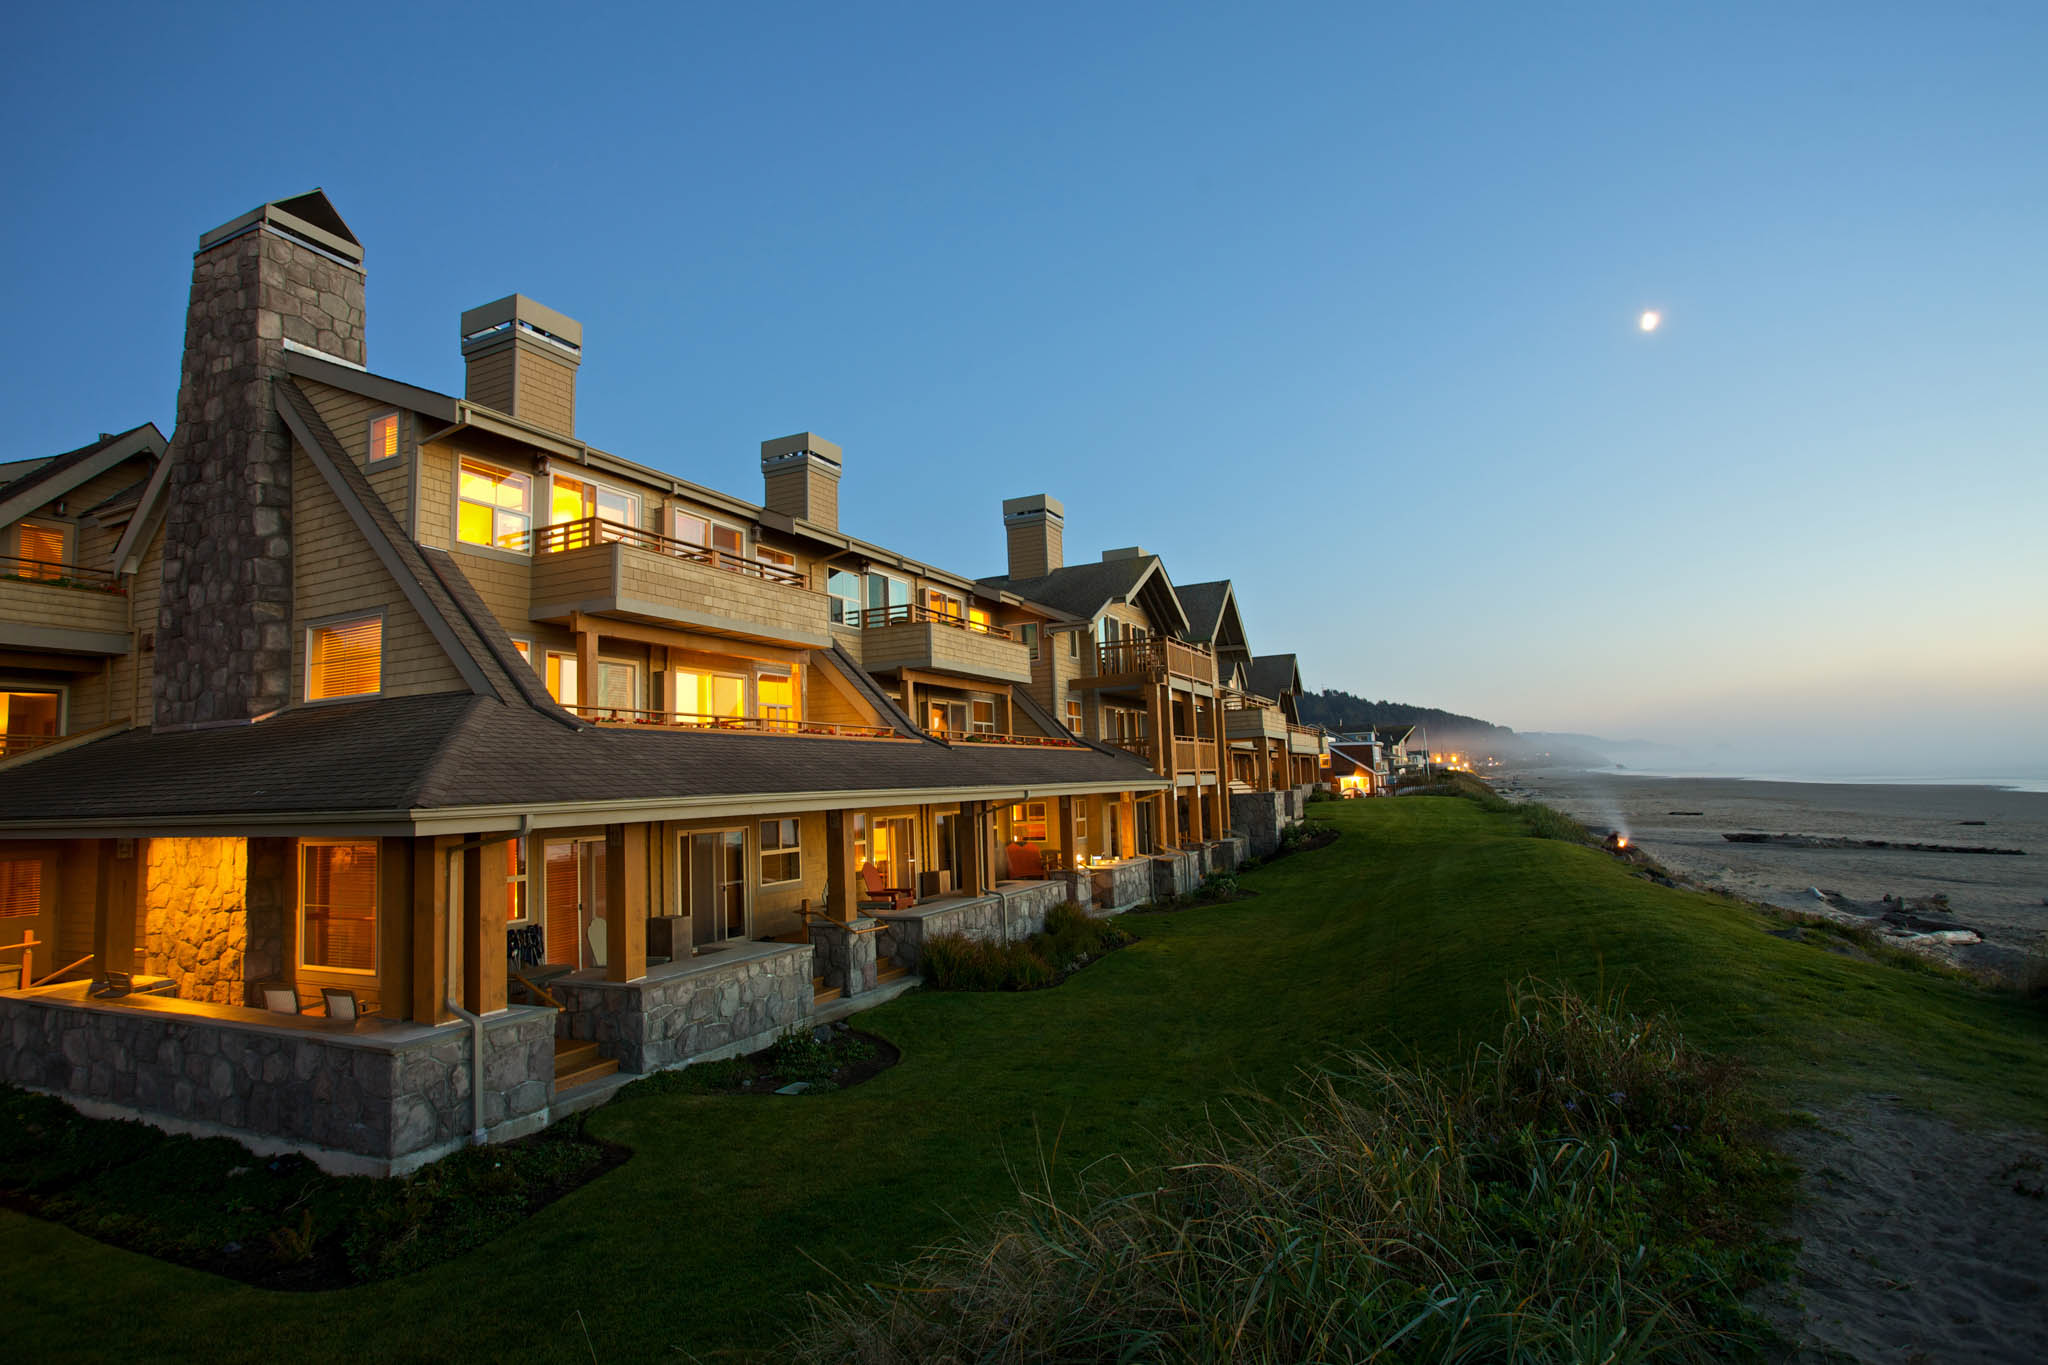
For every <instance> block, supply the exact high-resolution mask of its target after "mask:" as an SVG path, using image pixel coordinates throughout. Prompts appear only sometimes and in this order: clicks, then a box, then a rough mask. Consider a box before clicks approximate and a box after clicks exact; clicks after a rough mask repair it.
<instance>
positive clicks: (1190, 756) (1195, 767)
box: [1173, 735, 1216, 773]
mask: <svg viewBox="0 0 2048 1365" xmlns="http://www.w3.org/2000/svg"><path fill="white" fill-rule="evenodd" d="M1173 766H1174V770H1175V771H1176V772H1183V773H1198V772H1201V771H1203V770H1204V769H1208V770H1210V771H1214V770H1215V767H1216V741H1215V740H1213V739H1194V738H1190V737H1189V736H1187V735H1175V736H1174V737H1173Z"/></svg>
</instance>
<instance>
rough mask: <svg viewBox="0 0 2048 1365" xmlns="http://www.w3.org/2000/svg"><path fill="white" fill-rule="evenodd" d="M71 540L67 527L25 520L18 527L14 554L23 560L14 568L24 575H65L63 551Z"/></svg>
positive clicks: (33, 576) (54, 576)
mask: <svg viewBox="0 0 2048 1365" xmlns="http://www.w3.org/2000/svg"><path fill="white" fill-rule="evenodd" d="M68 542H69V537H68V536H67V535H66V533H65V528H64V527H62V526H58V525H52V524H50V523H47V522H33V521H24V522H22V523H21V524H20V525H19V526H17V527H15V532H14V543H15V550H14V553H15V555H16V556H17V557H18V558H19V560H20V563H18V564H16V565H15V566H14V571H15V573H16V574H18V575H19V576H20V577H22V578H62V577H64V576H65V575H64V551H65V549H66V547H67V544H68Z"/></svg>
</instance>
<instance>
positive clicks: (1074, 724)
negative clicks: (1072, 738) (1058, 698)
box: [1067, 698, 1081, 735]
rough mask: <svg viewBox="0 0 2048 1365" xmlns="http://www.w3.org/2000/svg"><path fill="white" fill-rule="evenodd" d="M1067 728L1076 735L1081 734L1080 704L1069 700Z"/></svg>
mask: <svg viewBox="0 0 2048 1365" xmlns="http://www.w3.org/2000/svg"><path fill="white" fill-rule="evenodd" d="M1067 728H1068V729H1069V730H1071V731H1073V732H1074V733H1075V734H1077V735H1078V734H1080V733H1081V703H1080V702H1079V701H1078V700H1075V699H1071V698H1070V699H1069V700H1068V702H1067Z"/></svg>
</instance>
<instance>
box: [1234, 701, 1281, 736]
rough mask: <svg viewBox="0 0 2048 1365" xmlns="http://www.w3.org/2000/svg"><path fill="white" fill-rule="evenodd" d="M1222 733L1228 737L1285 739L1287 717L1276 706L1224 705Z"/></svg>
mask: <svg viewBox="0 0 2048 1365" xmlns="http://www.w3.org/2000/svg"><path fill="white" fill-rule="evenodd" d="M1223 733H1224V735H1225V737H1226V738H1229V739H1285V738H1287V717H1286V715H1285V714H1284V713H1283V712H1282V711H1281V710H1280V708H1279V707H1277V706H1247V707H1242V708H1240V707H1232V706H1226V707H1224V708H1223Z"/></svg>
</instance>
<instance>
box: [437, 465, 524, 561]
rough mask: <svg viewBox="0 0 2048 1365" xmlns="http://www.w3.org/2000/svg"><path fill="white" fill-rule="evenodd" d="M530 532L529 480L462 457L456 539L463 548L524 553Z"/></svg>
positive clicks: (456, 512)
mask: <svg viewBox="0 0 2048 1365" xmlns="http://www.w3.org/2000/svg"><path fill="white" fill-rule="evenodd" d="M532 529H533V480H532V478H531V477H529V476H528V475H525V474H515V473H514V472H513V471H511V470H509V469H500V468H498V467H497V466H496V465H488V464H485V463H483V462H482V461H481V460H472V459H469V458H467V457H464V459H463V461H462V469H461V473H460V475H459V476H458V481H457V485H456V490H455V538H456V539H457V540H459V541H461V542H462V543H463V544H464V545H488V546H491V547H492V548H494V549H499V550H524V549H525V548H526V533H527V532H528V531H530V530H532Z"/></svg>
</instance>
